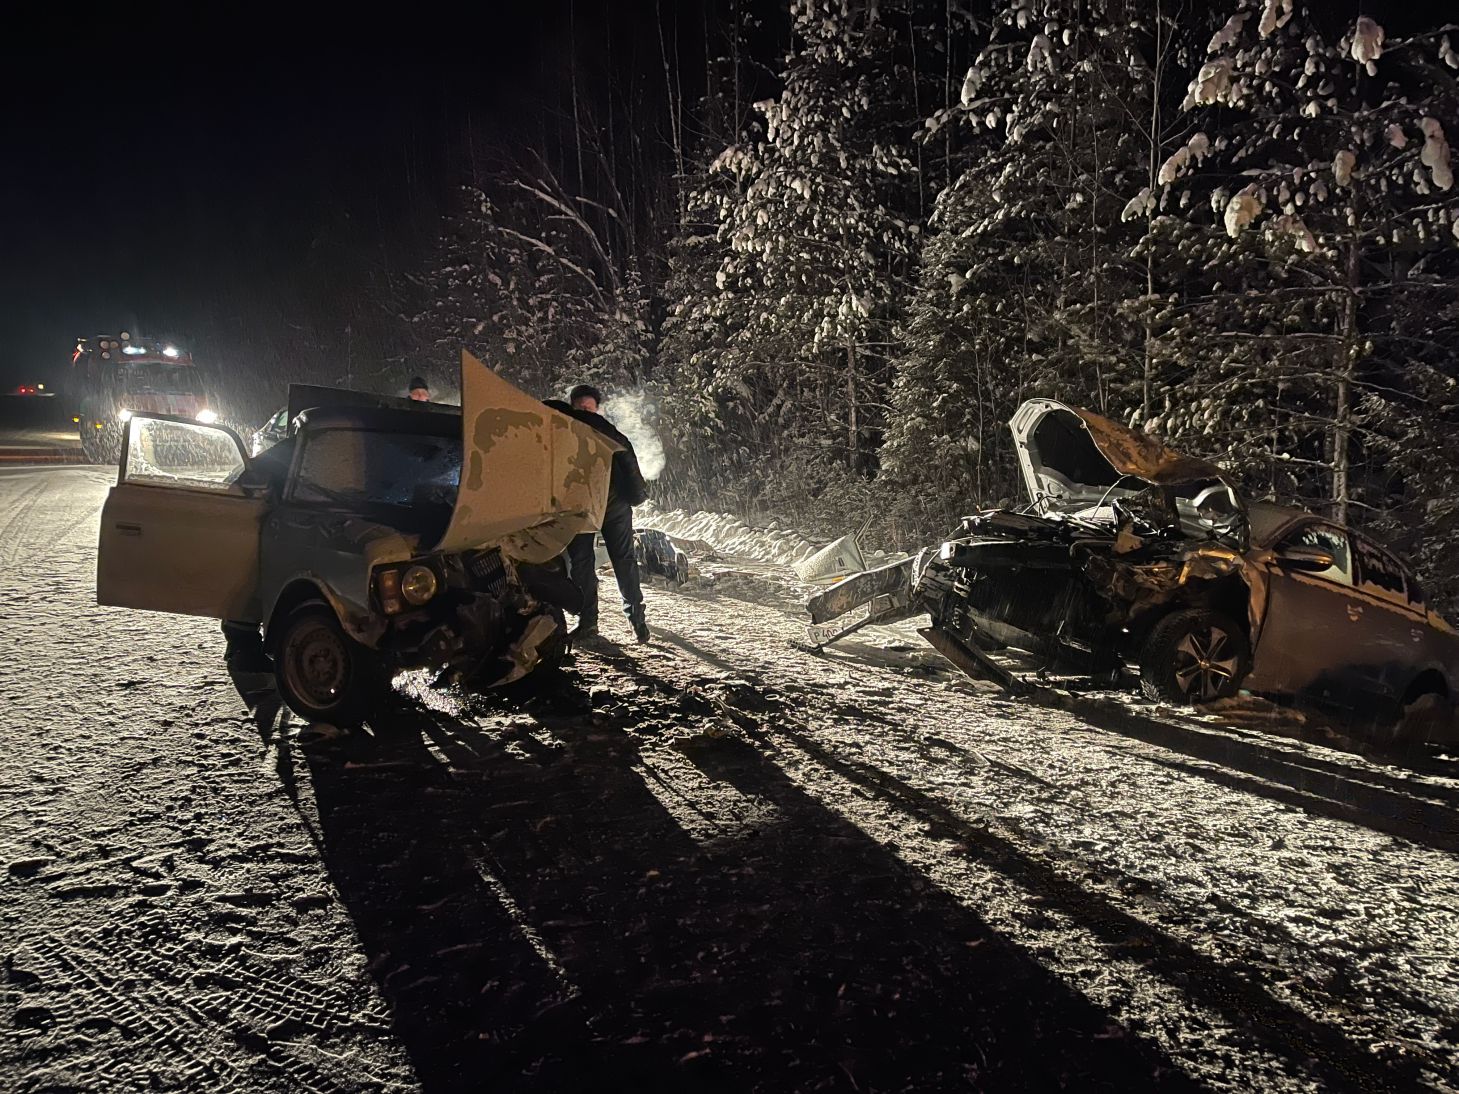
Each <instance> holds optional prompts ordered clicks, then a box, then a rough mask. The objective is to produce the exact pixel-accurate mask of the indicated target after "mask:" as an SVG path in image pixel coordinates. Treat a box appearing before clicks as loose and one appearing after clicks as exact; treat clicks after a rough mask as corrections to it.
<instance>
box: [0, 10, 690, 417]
mask: <svg viewBox="0 0 1459 1094" xmlns="http://www.w3.org/2000/svg"><path fill="white" fill-rule="evenodd" d="M662 7H663V9H664V10H665V11H666V12H667V11H668V10H669V9H671V8H673V9H676V10H677V13H678V15H679V17H680V19H681V21H683V22H684V23H685V26H684V27H683V32H684V35H685V38H684V39H683V40H684V41H685V42H686V44H688V43H694V42H697V41H698V40H700V39H699V35H700V29H699V28H700V25H701V24H700V19H701V12H702V6H701V4H700V3H698V2H692V0H662ZM475 9H476V11H475V14H471V15H462V16H458V15H454V14H453V15H451V16H449V17H445V16H432V15H429V14H416V13H414V12H411V13H410V14H406V15H394V16H393V17H392V19H391V21H390V22H389V23H384V22H371V17H369V16H365V15H363V14H359V13H362V12H364V11H366V10H370V9H356V12H355V13H352V14H350V15H348V16H341V18H343V19H347V22H342V23H336V24H334V25H333V26H325V25H322V24H316V25H308V24H306V23H303V22H301V21H300V19H299V17H297V16H296V15H290V16H288V17H287V18H284V19H281V17H280V16H273V17H270V18H268V19H264V18H262V17H259V16H253V17H251V19H250V20H249V21H242V22H239V23H236V24H234V25H231V26H223V25H214V24H208V25H204V24H203V23H201V22H199V18H200V17H199V16H197V15H196V14H188V15H185V16H178V17H177V18H176V19H175V20H166V19H162V18H154V19H152V20H151V22H149V23H144V24H137V23H128V24H126V25H125V26H123V25H121V24H116V23H113V24H111V25H107V26H89V27H88V28H87V29H86V30H84V31H82V32H81V36H80V37H79V38H78V37H76V36H75V35H76V33H77V31H76V27H75V26H74V25H72V26H68V27H60V26H56V27H52V28H50V29H49V31H48V32H47V31H46V30H44V29H42V30H40V31H37V32H34V33H33V34H31V35H28V36H27V37H26V40H25V41H23V42H22V41H21V40H20V39H19V38H18V37H12V38H11V39H10V42H9V44H8V45H7V46H6V47H5V49H6V53H7V54H8V55H6V56H4V57H3V60H4V64H3V66H0V72H3V74H0V88H3V94H4V102H5V103H6V110H5V120H4V121H3V122H0V131H3V136H4V144H3V147H4V149H5V152H6V162H7V166H6V170H5V171H4V173H3V175H0V238H3V240H4V251H3V256H0V278H3V284H0V288H3V293H4V295H3V301H4V307H3V314H4V317H5V322H4V327H5V330H6V337H5V344H6V350H5V352H4V354H3V355H0V362H3V363H0V388H4V387H10V386H13V385H14V384H16V383H19V382H22V381H24V380H33V379H37V378H39V379H45V378H47V376H54V375H55V374H56V372H57V370H58V369H59V367H60V366H61V364H62V363H63V362H64V360H65V359H66V357H67V355H68V354H69V350H70V346H71V344H72V341H71V340H72V339H74V338H75V337H76V336H77V335H91V334H95V333H98V332H100V331H104V330H117V329H122V328H123V327H130V328H132V329H141V330H142V332H143V333H150V334H153V335H159V336H171V337H178V338H183V339H186V338H187V337H188V334H189V330H188V328H189V326H190V325H195V324H198V323H199V322H200V320H199V316H202V315H210V316H212V317H213V319H214V320H217V318H218V317H219V315H225V314H226V313H228V312H229V310H230V308H234V310H238V311H239V312H240V313H241V312H244V311H248V312H249V314H251V315H252V314H260V313H262V314H268V313H269V312H268V308H269V305H271V304H272V299H271V298H270V297H269V294H270V293H274V294H277V295H279V296H280V297H281V298H282V303H280V304H278V306H277V313H278V314H279V315H280V316H281V318H283V319H285V320H289V319H292V318H294V317H292V316H288V315H287V309H288V307H289V304H288V297H289V294H290V286H291V284H292V282H293V280H294V279H295V278H296V277H298V276H299V273H300V271H301V270H306V269H308V268H309V267H310V264H311V263H312V264H314V269H313V275H314V276H315V278H316V281H318V280H321V279H322V280H325V281H326V282H327V279H328V277H329V273H330V269H331V268H332V267H337V266H338V264H349V263H350V262H351V260H352V259H351V251H350V247H351V246H352V245H358V243H359V241H361V240H368V243H367V246H368V247H369V248H370V249H371V251H372V253H371V254H370V256H369V261H379V260H380V259H381V256H382V255H383V256H384V257H385V259H386V261H387V262H388V263H389V264H390V266H391V268H392V269H394V270H397V271H398V270H399V269H400V268H407V269H408V268H411V267H412V265H413V264H414V263H417V262H418V261H419V259H420V257H421V254H422V250H423V247H424V246H425V241H426V240H427V239H428V238H429V235H430V233H431V232H432V231H433V230H434V227H435V225H436V223H437V219H436V218H437V216H438V214H439V212H440V210H441V208H442V202H443V201H444V200H445V199H446V197H447V194H448V192H449V188H450V186H451V185H452V184H453V183H454V182H456V181H458V180H459V177H460V175H459V171H460V169H461V166H462V160H461V157H460V155H459V150H460V149H461V148H463V147H464V146H465V134H466V133H467V131H468V129H469V130H470V131H471V132H472V134H473V138H472V139H473V148H474V149H475V150H476V154H477V155H478V156H480V155H481V149H482V148H483V147H487V148H490V147H492V146H495V147H499V148H508V149H510V148H514V147H522V146H524V145H526V144H528V143H530V142H532V141H534V140H535V139H540V134H541V130H542V126H543V125H544V124H545V120H546V118H547V117H548V116H550V112H551V111H552V110H555V109H556V107H554V106H551V105H549V104H551V103H553V102H554V101H560V100H561V96H562V95H563V94H564V89H565V86H566V85H565V80H566V74H567V72H568V69H569V58H570V57H571V56H572V47H571V45H570V39H569V34H568V23H567V12H568V3H567V0H538V2H535V3H524V2H521V0H506V2H500V0H499V2H493V3H487V4H482V5H476V6H475ZM375 10H382V9H375ZM391 10H393V11H402V12H403V11H405V10H406V9H391ZM654 11H655V5H654V3H653V2H652V0H645V2H637V0H617V2H614V0H577V3H576V22H577V43H578V51H577V52H578V56H579V57H580V58H581V59H582V60H583V62H584V64H585V65H586V68H585V69H584V71H583V72H582V73H581V78H582V79H583V80H584V81H585V82H586V83H591V82H592V79H593V76H594V73H593V71H592V70H593V68H594V67H595V66H596V68H597V70H598V72H597V75H598V77H599V78H600V79H603V80H606V72H605V71H604V66H603V60H602V54H603V49H602V43H603V41H604V39H605V36H608V35H612V36H613V38H614V41H615V43H616V46H615V49H616V53H617V55H616V57H615V67H622V66H623V65H628V66H635V65H636V66H637V67H638V69H639V71H641V72H647V73H652V72H653V71H654V69H655V68H656V66H658V64H659V58H658V54H657V49H658V45H657V43H658V39H657V30H656V29H655V28H656V23H655V22H654V18H653V17H654ZM691 24H692V25H691ZM650 47H651V48H652V53H651V54H650V53H649V50H650ZM659 78H660V79H662V76H661V74H660V76H659ZM321 266H322V267H323V269H322V271H321V269H320V267H321ZM342 276H343V274H342ZM260 299H265V300H266V304H265V305H260V304H259V301H260ZM239 301H246V302H247V303H248V307H236V308H235V307H234V306H235V305H236V304H237V303H238V302H239Z"/></svg>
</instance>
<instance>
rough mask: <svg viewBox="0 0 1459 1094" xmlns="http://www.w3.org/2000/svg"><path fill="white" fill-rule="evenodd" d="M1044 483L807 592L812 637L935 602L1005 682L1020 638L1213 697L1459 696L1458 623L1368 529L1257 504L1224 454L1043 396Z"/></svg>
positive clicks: (821, 641)
mask: <svg viewBox="0 0 1459 1094" xmlns="http://www.w3.org/2000/svg"><path fill="white" fill-rule="evenodd" d="M1010 424H1011V428H1012V431H1013V436H1014V442H1015V447H1016V449H1017V452H1018V458H1019V462H1020V464H1021V469H1022V472H1023V479H1024V484H1025V487H1026V489H1027V492H1028V496H1029V502H1028V504H1027V505H1026V506H1024V507H1023V508H1021V509H1018V510H994V511H991V512H983V513H979V514H977V515H975V516H970V517H966V518H964V519H963V521H962V522H961V526H960V528H959V529H958V531H957V533H956V534H955V535H954V536H953V537H951V538H950V539H948V540H947V541H946V542H944V543H942V544H941V545H940V546H938V547H936V548H930V549H927V550H924V551H922V552H921V553H920V554H918V555H917V556H916V557H914V558H911V559H905V560H903V561H901V562H897V563H892V564H890V565H888V566H885V567H882V568H881V569H877V570H871V571H867V572H865V573H861V574H858V575H856V576H854V577H852V578H849V579H847V580H846V581H843V582H841V583H840V584H838V585H836V586H834V587H833V588H831V589H829V590H827V591H826V592H824V593H821V594H819V595H817V596H815V597H813V598H812V599H811V601H810V603H809V605H808V607H809V610H810V613H811V617H812V620H813V624H812V626H811V628H810V629H809V638H810V641H811V644H812V645H814V646H823V645H825V644H826V643H828V642H832V641H835V640H836V639H837V638H839V637H842V636H844V635H846V634H849V633H850V632H851V631H852V630H855V629H857V628H859V627H862V626H865V625H867V624H869V623H879V622H891V621H894V620H897V619H903V618H910V617H911V616H913V615H916V614H919V613H921V612H927V613H928V614H930V616H931V626H930V627H929V628H927V629H926V630H924V631H923V632H922V633H923V634H924V635H925V636H926V637H927V638H928V640H929V641H930V642H932V644H933V645H934V646H935V647H936V648H937V649H938V650H940V651H941V652H942V653H944V654H945V655H946V656H947V657H948V658H949V659H950V660H952V661H953V662H954V663H956V664H957V665H958V666H959V667H961V668H963V669H964V670H965V671H968V672H969V673H971V674H973V675H978V676H985V677H990V678H993V679H996V680H998V681H999V682H1001V683H1003V684H1005V685H1006V686H1009V687H1017V686H1018V684H1019V681H1018V680H1016V679H1015V678H1014V677H1013V676H1012V675H1011V674H1010V673H1009V671H1008V670H1007V669H1006V668H1005V667H1003V665H1002V664H1001V663H1000V662H999V661H997V660H995V659H993V658H990V657H989V656H988V654H989V653H990V652H991V651H997V650H999V649H1002V648H1004V647H1012V648H1014V649H1019V650H1024V651H1029V652H1032V653H1034V654H1037V655H1040V656H1041V657H1042V658H1044V659H1045V660H1046V662H1047V663H1048V664H1050V665H1056V666H1061V667H1066V668H1069V669H1072V670H1075V671H1082V672H1087V673H1089V674H1091V675H1093V676H1104V677H1106V678H1108V679H1110V680H1114V679H1117V678H1119V676H1120V674H1121V673H1122V671H1123V670H1124V669H1126V668H1128V667H1135V668H1138V670H1139V674H1140V680H1141V686H1142V688H1143V689H1144V691H1145V692H1146V693H1147V694H1149V695H1150V696H1152V697H1154V698H1158V699H1162V700H1166V701H1170V702H1176V703H1189V704H1199V703H1205V702H1209V701H1211V700H1214V699H1219V698H1224V697H1228V696H1231V695H1234V694H1236V692H1237V691H1238V690H1239V689H1241V688H1246V689H1248V690H1250V691H1253V692H1257V693H1261V694H1266V695H1271V696H1276V697H1302V698H1306V699H1310V700H1317V701H1319V702H1326V703H1331V704H1335V705H1338V704H1340V705H1342V706H1345V707H1362V706H1365V705H1371V704H1372V703H1374V702H1375V701H1376V702H1377V703H1379V704H1381V711H1382V712H1385V713H1397V712H1400V711H1401V709H1402V708H1411V707H1413V706H1414V705H1415V704H1419V703H1420V702H1423V703H1424V704H1425V705H1429V706H1432V705H1434V704H1435V703H1442V704H1443V705H1444V706H1445V707H1447V705H1448V701H1449V698H1450V696H1451V695H1452V690H1451V689H1452V688H1453V686H1454V685H1455V684H1459V636H1456V634H1455V631H1454V629H1453V628H1452V627H1450V626H1449V624H1448V623H1446V622H1445V621H1444V620H1443V619H1442V618H1440V617H1439V616H1438V615H1437V614H1435V613H1434V612H1432V611H1431V610H1429V609H1428V607H1427V606H1426V605H1425V602H1424V596H1423V592H1422V590H1421V589H1420V587H1419V585H1418V583H1417V581H1415V579H1414V577H1413V575H1412V574H1411V573H1410V572H1409V571H1408V570H1407V569H1406V568H1405V567H1404V566H1403V565H1401V564H1400V563H1399V562H1398V561H1397V560H1395V559H1394V558H1393V556H1392V555H1390V554H1389V553H1388V552H1386V551H1384V550H1383V549H1382V548H1381V547H1379V546H1378V545H1377V544H1375V543H1373V542H1372V541H1370V540H1368V539H1367V538H1365V537H1364V536H1363V535H1361V534H1359V533H1357V532H1354V531H1352V530H1350V529H1347V528H1343V527H1340V526H1338V525H1336V524H1333V523H1332V522H1330V521H1327V520H1324V519H1323V518H1321V517H1318V516H1315V515H1313V514H1311V513H1306V512H1303V511H1301V510H1296V509H1287V508H1282V507H1279V506H1274V505H1266V504H1254V505H1251V506H1247V505H1245V504H1244V503H1243V501H1242V499H1241V497H1240V495H1239V494H1238V493H1237V491H1236V490H1235V489H1234V488H1233V486H1232V484H1231V483H1230V482H1229V481H1228V480H1227V478H1226V476H1225V474H1224V473H1223V472H1222V471H1221V469H1220V468H1218V467H1216V466H1215V465H1214V464H1210V463H1206V462H1205V461H1202V460H1197V459H1193V458H1191V457H1188V456H1183V455H1180V454H1179V453H1176V452H1174V451H1172V450H1170V449H1169V448H1166V447H1165V446H1164V445H1162V444H1160V443H1159V442H1158V441H1156V440H1154V439H1153V438H1151V437H1149V436H1147V435H1145V434H1142V433H1139V432H1136V431H1134V430H1131V429H1127V428H1125V427H1123V426H1120V425H1118V424H1116V423H1115V422H1112V421H1110V420H1108V419H1106V418H1102V417H1100V416H1099V415H1097V414H1092V413H1090V412H1088V411H1085V410H1078V409H1074V408H1071V407H1067V406H1064V405H1062V404H1060V403H1056V402H1052V401H1050V400H1046V399H1038V400H1032V401H1030V402H1027V403H1024V404H1023V406H1021V407H1020V408H1019V410H1018V412H1017V414H1016V415H1015V416H1014V418H1013V421H1012V422H1011V423H1010Z"/></svg>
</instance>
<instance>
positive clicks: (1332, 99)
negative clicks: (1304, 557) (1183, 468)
mask: <svg viewBox="0 0 1459 1094" xmlns="http://www.w3.org/2000/svg"><path fill="white" fill-rule="evenodd" d="M1453 42H1454V32H1453V30H1452V29H1450V30H1449V31H1448V32H1447V33H1446V32H1445V31H1444V30H1442V29H1441V30H1433V31H1428V32H1421V33H1416V34H1412V35H1409V36H1407V37H1405V38H1402V39H1399V38H1396V37H1392V36H1389V35H1388V34H1387V33H1386V32H1385V30H1384V28H1383V27H1382V26H1380V25H1378V24H1377V23H1375V22H1374V21H1373V20H1372V19H1370V18H1367V17H1361V18H1358V19H1357V20H1355V21H1351V22H1349V23H1347V24H1346V25H1343V24H1341V23H1339V24H1338V25H1336V26H1330V25H1326V24H1325V23H1324V21H1323V18H1319V17H1314V16H1313V15H1312V14H1310V13H1309V12H1308V11H1306V10H1305V9H1303V10H1297V9H1295V8H1294V5H1293V3H1292V0H1243V2H1242V3H1240V4H1239V5H1238V7H1237V9H1236V11H1235V13H1234V14H1233V15H1232V16H1231V18H1230V20H1229V21H1228V22H1227V23H1226V24H1225V25H1224V26H1223V27H1222V28H1221V29H1220V30H1219V31H1218V32H1217V33H1216V34H1215V35H1214V36H1213V38H1212V39H1211V42H1210V49H1209V56H1208V58H1207V60H1206V61H1205V63H1204V64H1203V65H1202V66H1201V67H1200V70H1199V72H1198V73H1197V74H1196V76H1195V78H1194V79H1193V80H1192V81H1191V83H1190V87H1189V94H1188V98H1187V101H1186V106H1187V107H1188V108H1189V109H1190V110H1191V113H1192V117H1193V119H1194V120H1195V122H1196V123H1197V124H1198V125H1199V126H1200V131H1199V132H1197V133H1196V134H1195V135H1194V136H1193V137H1192V138H1191V140H1190V141H1189V142H1188V143H1187V144H1186V145H1184V146H1183V147H1182V148H1180V149H1177V150H1176V151H1175V152H1174V153H1173V154H1172V156H1171V157H1170V158H1169V159H1168V160H1167V161H1166V163H1165V164H1164V165H1163V167H1162V170H1161V176H1160V181H1161V183H1162V187H1161V192H1160V194H1159V198H1158V203H1159V206H1160V210H1161V212H1162V214H1163V215H1162V216H1160V217H1159V218H1158V219H1157V221H1156V222H1155V224H1154V229H1153V231H1152V234H1151V238H1150V240H1149V244H1150V246H1151V247H1152V249H1153V251H1154V253H1155V255H1156V262H1157V264H1158V266H1159V268H1160V274H1161V277H1162V279H1163V280H1164V281H1165V282H1166V283H1167V285H1169V286H1170V291H1169V293H1168V295H1167V296H1166V298H1165V300H1164V302H1163V303H1164V307H1163V309H1162V311H1161V314H1160V316H1159V322H1160V323H1161V325H1162V326H1163V328H1164V329H1163V333H1162V336H1161V342H1162V353H1163V357H1164V359H1165V361H1166V362H1167V364H1168V370H1167V379H1168V380H1169V381H1170V382H1171V388H1170V397H1169V399H1168V403H1167V409H1166V410H1165V411H1164V413H1163V414H1162V415H1161V416H1160V422H1159V424H1160V426H1161V428H1162V429H1163V430H1164V431H1165V432H1166V433H1167V434H1169V435H1170V436H1171V437H1172V439H1181V438H1186V437H1194V436H1198V437H1200V438H1201V439H1202V443H1203V444H1204V446H1205V447H1207V448H1208V449H1210V448H1214V449H1216V450H1224V451H1226V452H1228V453H1229V454H1230V456H1231V458H1232V459H1233V460H1234V461H1235V462H1236V464H1237V465H1238V466H1240V467H1241V468H1242V469H1243V470H1244V471H1245V472H1246V473H1247V475H1248V478H1249V480H1250V481H1252V482H1254V483H1257V484H1260V485H1262V486H1264V487H1265V488H1266V489H1267V491H1269V492H1270V493H1271V494H1272V495H1273V496H1276V497H1279V498H1282V499H1283V500H1295V501H1298V502H1301V503H1304V504H1309V505H1321V504H1324V503H1325V504H1326V505H1327V506H1328V507H1329V509H1330V511H1331V512H1332V514H1333V515H1334V516H1336V517H1338V518H1339V519H1347V520H1351V521H1354V522H1357V523H1377V524H1380V525H1382V524H1388V525H1390V526H1391V525H1393V524H1394V523H1395V521H1396V520H1397V518H1398V515H1399V511H1400V510H1408V511H1409V523H1410V525H1412V518H1413V516H1414V515H1416V514H1417V513H1418V512H1419V511H1422V510H1423V509H1425V508H1426V507H1427V506H1428V504H1429V503H1430V502H1438V501H1440V499H1442V498H1444V497H1448V496H1452V487H1453V484H1454V483H1455V482H1456V481H1459V480H1456V477H1455V474H1454V470H1453V469H1452V468H1450V467H1448V466H1446V464H1447V461H1446V460H1444V459H1443V457H1444V453H1445V450H1446V449H1447V447H1448V446H1447V445H1445V444H1443V443H1442V440H1443V438H1444V436H1445V435H1446V434H1447V433H1448V432H1449V431H1450V430H1451V429H1452V427H1453V424H1454V415H1453V406H1452V404H1453V402H1454V393H1453V387H1454V379H1453V376H1454V373H1455V369H1456V366H1455V363H1454V359H1453V355H1452V349H1446V348H1445V346H1446V345H1447V346H1449V347H1452V346H1453V345H1454V344H1455V341H1454V339H1455V337H1456V335H1459V329H1456V328H1454V327H1453V326H1452V325H1451V324H1452V322H1453V316H1454V310H1453V307H1452V305H1451V303H1450V302H1451V301H1452V299H1453V290H1452V284H1453V282H1452V278H1453V276H1454V275H1455V272H1456V263H1455V248H1456V244H1459V227H1456V225H1459V190H1456V189H1455V188H1454V180H1453V170H1454V169H1453V165H1452V163H1451V157H1450V153H1449V149H1448V143H1447V134H1449V133H1453V132H1455V131H1456V129H1459V93H1456V83H1455V67H1456V65H1459V57H1456V55H1455V52H1454V48H1453ZM1421 467H1422V469H1421ZM1436 472H1438V473H1437V474H1436Z"/></svg>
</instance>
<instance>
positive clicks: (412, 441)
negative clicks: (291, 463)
mask: <svg viewBox="0 0 1459 1094" xmlns="http://www.w3.org/2000/svg"><path fill="white" fill-rule="evenodd" d="M460 481H461V441H460V439H459V438H456V437H431V436H422V435H421V434H418V433H387V432H382V431H378V430H366V429H323V430H319V431H318V432H314V433H311V434H309V436H308V440H307V442H306V444H305V448H304V455H303V458H302V459H301V461H300V464H299V472H298V475H297V476H296V478H295V481H294V489H293V494H292V498H293V500H294V501H299V502H313V503H318V504H324V505H331V506H338V507H342V508H361V509H368V508H371V507H377V506H382V505H384V506H426V507H445V508H447V509H449V508H450V507H451V506H453V505H454V504H455V503H456V488H457V486H458V485H459V484H460Z"/></svg>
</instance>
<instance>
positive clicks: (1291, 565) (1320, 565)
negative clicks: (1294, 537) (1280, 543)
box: [1277, 547, 1337, 574]
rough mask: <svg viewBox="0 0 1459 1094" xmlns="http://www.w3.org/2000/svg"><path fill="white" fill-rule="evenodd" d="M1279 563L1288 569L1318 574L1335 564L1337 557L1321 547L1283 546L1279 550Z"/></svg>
mask: <svg viewBox="0 0 1459 1094" xmlns="http://www.w3.org/2000/svg"><path fill="white" fill-rule="evenodd" d="M1277 563H1278V564H1279V565H1281V566H1282V567H1284V568H1285V569H1288V570H1301V571H1302V572H1303V573H1309V574H1318V573H1321V572H1322V571H1323V570H1326V569H1330V568H1331V567H1332V566H1334V565H1335V564H1336V563H1337V559H1335V558H1333V557H1332V552H1331V551H1324V550H1323V549H1322V548H1321V547H1283V548H1281V549H1280V550H1279V551H1277Z"/></svg>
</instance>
